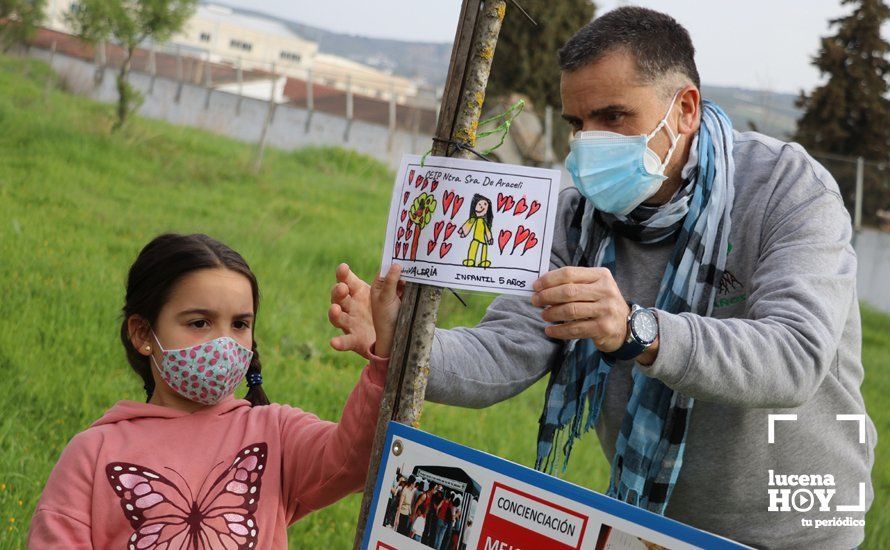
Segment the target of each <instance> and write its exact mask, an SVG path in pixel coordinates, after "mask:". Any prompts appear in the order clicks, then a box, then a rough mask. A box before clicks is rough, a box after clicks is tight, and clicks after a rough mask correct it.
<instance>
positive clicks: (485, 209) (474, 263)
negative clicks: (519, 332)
mask: <svg viewBox="0 0 890 550" xmlns="http://www.w3.org/2000/svg"><path fill="white" fill-rule="evenodd" d="M559 177H560V173H559V172H558V171H556V170H547V169H542V168H529V167H525V166H515V165H509V164H498V163H489V162H482V161H474V160H463V159H452V158H444V157H429V158H427V159H426V162H425V163H424V165H423V166H421V165H420V157H418V156H410V155H406V156H404V157H403V158H402V164H401V167H400V169H399V173H398V175H397V176H396V183H395V188H394V189H393V198H392V205H391V209H390V216H389V224H388V226H387V227H388V229H387V236H386V245H385V249H384V254H383V267H382V268H383V269H384V270H386V269H388V268H389V266H390V265H391V264H392V263H399V264H401V265H402V267H403V268H404V271H403V275H402V278H403V279H405V280H408V281H414V282H421V283H426V284H431V285H436V286H444V287H450V288H463V289H467V290H480V291H489V292H499V293H512V294H531V285H532V283H533V282H534V280H535V279H537V278H538V277H539V276H540V275H542V274H543V273H544V272H546V271H547V270H548V268H549V264H550V245H551V242H552V239H553V225H554V221H555V218H556V206H557V204H556V202H557V195H558V191H559Z"/></svg>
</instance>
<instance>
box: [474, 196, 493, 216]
mask: <svg viewBox="0 0 890 550" xmlns="http://www.w3.org/2000/svg"><path fill="white" fill-rule="evenodd" d="M489 206H490V205H489V204H488V201H486V200H481V201H479V202H477V203H476V215H477V216H484V215H485V214H487V213H488V207H489Z"/></svg>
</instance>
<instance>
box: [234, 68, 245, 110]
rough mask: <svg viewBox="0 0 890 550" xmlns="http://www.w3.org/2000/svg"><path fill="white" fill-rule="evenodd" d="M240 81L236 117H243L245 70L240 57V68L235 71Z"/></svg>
mask: <svg viewBox="0 0 890 550" xmlns="http://www.w3.org/2000/svg"><path fill="white" fill-rule="evenodd" d="M235 76H236V78H237V79H238V100H237V102H236V103H235V116H241V100H243V99H244V70H243V69H242V65H241V57H238V67H237V68H236V69H235Z"/></svg>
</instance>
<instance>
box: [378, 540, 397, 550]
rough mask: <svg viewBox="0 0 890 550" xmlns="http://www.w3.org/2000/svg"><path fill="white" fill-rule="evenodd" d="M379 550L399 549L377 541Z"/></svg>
mask: <svg viewBox="0 0 890 550" xmlns="http://www.w3.org/2000/svg"><path fill="white" fill-rule="evenodd" d="M377 550H398V548H393V547H392V546H390V545H388V544H383V543H382V542H380V541H379V540H378V541H377Z"/></svg>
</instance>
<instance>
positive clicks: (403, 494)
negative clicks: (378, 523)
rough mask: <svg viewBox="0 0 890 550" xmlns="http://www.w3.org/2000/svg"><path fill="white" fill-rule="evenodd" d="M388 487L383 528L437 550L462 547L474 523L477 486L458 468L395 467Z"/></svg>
mask: <svg viewBox="0 0 890 550" xmlns="http://www.w3.org/2000/svg"><path fill="white" fill-rule="evenodd" d="M384 486H385V487H388V488H389V498H388V500H387V504H386V512H385V514H384V516H383V527H385V528H387V529H391V530H394V531H395V532H397V533H398V534H400V535H402V536H404V537H406V538H408V539H411V540H412V541H414V542H415V543H416V545H421V546H424V547H428V548H435V549H436V550H463V549H465V548H466V547H467V545H466V540H467V535H468V534H469V530H470V529H471V528H472V526H473V519H474V516H475V513H476V505H477V503H478V502H479V491H480V486H479V484H478V483H476V482H475V481H474V480H473V479H472V478H471V477H470V476H469V475H467V473H466V472H465V471H464V470H462V469H460V468H452V467H448V466H436V465H417V466H414V467H413V468H412V469H410V470H408V469H407V467H406V466H405V465H402V466H400V467H398V468H397V469H396V470H395V472H394V475H393V476H392V477H391V479H389V480H387V481H386V483H385V485H384Z"/></svg>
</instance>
